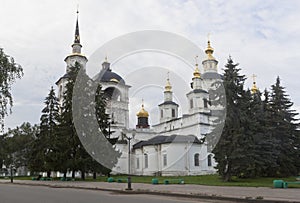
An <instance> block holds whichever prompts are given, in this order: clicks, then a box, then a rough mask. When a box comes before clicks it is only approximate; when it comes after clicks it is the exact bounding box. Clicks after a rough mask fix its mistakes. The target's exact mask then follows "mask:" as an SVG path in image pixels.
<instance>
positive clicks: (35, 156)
mask: <svg viewBox="0 0 300 203" xmlns="http://www.w3.org/2000/svg"><path fill="white" fill-rule="evenodd" d="M44 104H45V107H44V108H43V110H42V115H41V118H40V133H39V134H38V136H37V138H36V140H35V141H34V143H33V145H34V146H33V149H32V161H31V163H32V165H31V169H32V170H33V171H47V176H50V172H51V171H55V170H56V169H57V166H56V164H55V163H56V161H57V160H56V159H55V158H56V156H55V153H56V143H55V142H56V141H57V139H56V130H57V125H58V118H59V104H58V98H57V97H56V95H55V90H54V88H53V87H51V89H50V92H49V94H48V96H47V97H46V98H45V102H44Z"/></svg>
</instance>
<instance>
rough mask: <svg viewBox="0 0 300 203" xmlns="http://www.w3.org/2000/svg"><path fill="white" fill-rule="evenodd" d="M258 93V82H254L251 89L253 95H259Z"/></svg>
mask: <svg viewBox="0 0 300 203" xmlns="http://www.w3.org/2000/svg"><path fill="white" fill-rule="evenodd" d="M257 91H258V88H257V86H256V82H253V85H252V88H251V92H252V94H255V93H257Z"/></svg>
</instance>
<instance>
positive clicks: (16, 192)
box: [0, 184, 225, 203]
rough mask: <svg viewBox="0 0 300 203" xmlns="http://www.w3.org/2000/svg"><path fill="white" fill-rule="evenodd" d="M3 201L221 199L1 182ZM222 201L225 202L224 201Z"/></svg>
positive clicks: (159, 202) (67, 202)
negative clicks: (122, 192)
mask: <svg viewBox="0 0 300 203" xmlns="http://www.w3.org/2000/svg"><path fill="white" fill-rule="evenodd" d="M0 202H1V203H40V202H41V203H54V202H55V203H96V202H97V203H120V202H121V203H140V202H143V203H175V202H176V203H179V202H180V203H189V202H193V203H195V202H198V203H201V202H202V203H207V202H211V203H212V202H214V203H217V202H219V201H216V200H199V199H187V198H178V197H168V196H155V195H140V194H138V195H136V194H128V195H127V194H118V193H111V192H105V191H97V190H82V189H73V188H50V187H45V186H26V185H12V184H0ZM222 203H225V202H223V201H222Z"/></svg>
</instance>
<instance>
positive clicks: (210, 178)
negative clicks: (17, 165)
mask: <svg viewBox="0 0 300 203" xmlns="http://www.w3.org/2000/svg"><path fill="white" fill-rule="evenodd" d="M111 177H113V178H114V180H116V181H117V180H118V179H123V180H124V179H127V176H126V175H122V176H111ZM31 178H32V177H28V176H26V177H15V179H18V180H31ZM153 178H157V179H158V181H159V184H163V183H164V180H165V179H183V180H184V183H185V184H198V185H212V186H241V187H273V180H284V181H287V182H295V181H296V178H295V177H289V178H247V179H244V178H233V180H232V181H231V182H223V181H222V180H221V179H220V177H219V176H218V175H202V176H177V177H174V176H172V177H165V176H164V177H154V176H132V177H131V180H132V182H133V183H149V184H151V181H152V179H153ZM54 180H59V178H54ZM76 181H81V179H79V178H76ZM85 181H99V182H106V181H107V177H106V176H98V177H97V180H94V179H93V178H92V177H86V180H85ZM289 188H300V184H289Z"/></svg>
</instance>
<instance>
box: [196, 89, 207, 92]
mask: <svg viewBox="0 0 300 203" xmlns="http://www.w3.org/2000/svg"><path fill="white" fill-rule="evenodd" d="M193 92H194V93H208V92H207V91H206V90H202V89H195V90H193Z"/></svg>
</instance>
